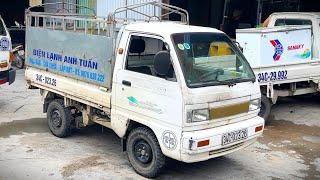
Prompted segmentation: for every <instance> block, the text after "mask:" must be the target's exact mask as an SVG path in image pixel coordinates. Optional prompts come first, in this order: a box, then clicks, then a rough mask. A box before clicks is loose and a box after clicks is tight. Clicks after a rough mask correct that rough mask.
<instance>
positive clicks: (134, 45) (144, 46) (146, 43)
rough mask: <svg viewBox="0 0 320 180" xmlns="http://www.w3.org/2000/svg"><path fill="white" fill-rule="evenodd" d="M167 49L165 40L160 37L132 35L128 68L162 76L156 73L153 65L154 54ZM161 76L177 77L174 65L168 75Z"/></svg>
mask: <svg viewBox="0 0 320 180" xmlns="http://www.w3.org/2000/svg"><path fill="white" fill-rule="evenodd" d="M163 50H167V48H166V46H165V45H164V42H163V41H162V40H160V39H156V38H150V37H142V36H131V39H130V44H129V51H128V55H127V61H126V69H127V70H129V71H134V72H138V73H142V74H147V75H151V76H156V77H160V76H158V75H157V74H156V72H155V70H154V67H153V59H154V56H155V55H156V54H157V53H158V52H159V51H163ZM160 78H175V73H174V70H173V67H171V68H170V72H169V74H168V76H167V77H160Z"/></svg>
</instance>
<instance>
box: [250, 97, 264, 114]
mask: <svg viewBox="0 0 320 180" xmlns="http://www.w3.org/2000/svg"><path fill="white" fill-rule="evenodd" d="M260 106H261V99H254V100H251V101H250V105H249V111H255V110H257V109H260Z"/></svg>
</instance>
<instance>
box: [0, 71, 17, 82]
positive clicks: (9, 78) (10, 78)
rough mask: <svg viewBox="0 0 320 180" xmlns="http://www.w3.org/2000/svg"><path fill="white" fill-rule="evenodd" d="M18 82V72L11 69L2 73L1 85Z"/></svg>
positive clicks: (0, 74)
mask: <svg viewBox="0 0 320 180" xmlns="http://www.w3.org/2000/svg"><path fill="white" fill-rule="evenodd" d="M15 80H16V70H14V69H12V68H11V69H9V70H7V71H3V72H0V85H1V84H5V83H7V82H8V83H9V85H10V84H12V83H13V82H14V81H15Z"/></svg>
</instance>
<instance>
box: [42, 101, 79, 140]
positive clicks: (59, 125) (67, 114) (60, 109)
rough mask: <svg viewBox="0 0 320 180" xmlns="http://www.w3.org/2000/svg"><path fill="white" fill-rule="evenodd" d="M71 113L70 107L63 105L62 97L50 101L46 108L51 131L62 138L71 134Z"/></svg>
mask: <svg viewBox="0 0 320 180" xmlns="http://www.w3.org/2000/svg"><path fill="white" fill-rule="evenodd" d="M72 119H73V117H72V115H71V111H70V108H66V107H65V106H64V102H63V100H62V99H56V100H53V101H52V102H50V104H49V106H48V110H47V120H48V126H49V129H50V131H51V133H52V134H53V135H55V136H57V137H60V138H63V137H67V136H69V135H70V134H71V122H72Z"/></svg>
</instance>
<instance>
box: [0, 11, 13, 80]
mask: <svg viewBox="0 0 320 180" xmlns="http://www.w3.org/2000/svg"><path fill="white" fill-rule="evenodd" d="M11 49H12V44H11V38H10V34H9V31H8V29H7V27H6V24H5V23H4V21H3V19H2V17H1V16H0V85H2V84H5V83H9V84H12V83H13V82H14V81H15V78H16V71H15V70H13V69H12V67H11V63H12V61H13V59H14V56H13V54H12V52H11Z"/></svg>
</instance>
